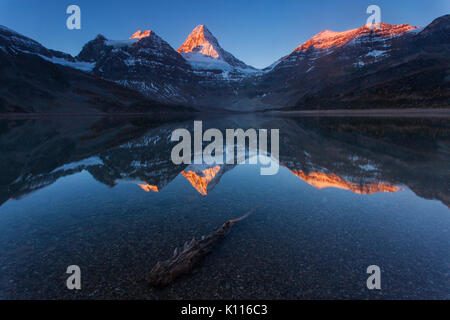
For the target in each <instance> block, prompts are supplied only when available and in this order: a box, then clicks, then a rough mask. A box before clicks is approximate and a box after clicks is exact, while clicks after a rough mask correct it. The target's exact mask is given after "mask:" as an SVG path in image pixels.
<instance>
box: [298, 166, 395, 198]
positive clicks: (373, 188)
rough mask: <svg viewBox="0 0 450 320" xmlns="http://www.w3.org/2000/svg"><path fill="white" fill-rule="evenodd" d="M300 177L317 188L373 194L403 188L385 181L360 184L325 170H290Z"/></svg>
mask: <svg viewBox="0 0 450 320" xmlns="http://www.w3.org/2000/svg"><path fill="white" fill-rule="evenodd" d="M290 171H291V172H292V173H293V174H295V175H296V176H297V177H299V178H300V179H302V180H304V181H305V182H306V183H308V184H310V185H312V186H313V187H315V188H317V189H324V188H330V187H334V188H339V189H344V190H350V191H352V192H354V193H357V194H372V193H377V192H397V191H399V190H402V188H400V187H397V186H394V185H391V184H388V183H384V182H371V183H368V184H366V185H360V184H358V183H355V182H351V181H347V180H344V179H343V178H341V177H339V176H337V175H335V174H327V173H324V172H310V173H309V174H305V173H304V172H303V171H302V170H299V171H296V170H290Z"/></svg>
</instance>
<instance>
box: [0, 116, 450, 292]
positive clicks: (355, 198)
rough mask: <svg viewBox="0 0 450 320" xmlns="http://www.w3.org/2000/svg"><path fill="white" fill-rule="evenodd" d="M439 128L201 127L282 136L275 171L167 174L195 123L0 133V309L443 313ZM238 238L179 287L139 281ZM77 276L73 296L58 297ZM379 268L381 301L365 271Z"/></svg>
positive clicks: (21, 124) (304, 122) (33, 126)
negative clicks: (422, 301) (196, 246)
mask: <svg viewBox="0 0 450 320" xmlns="http://www.w3.org/2000/svg"><path fill="white" fill-rule="evenodd" d="M449 123H450V121H449V119H421V120H420V119H414V118H407V119H393V118H389V119H379V118H370V119H364V118H350V119H346V118H313V117H308V118H271V117H253V116H241V117H232V116H229V117H218V118H212V119H204V121H203V126H204V129H206V128H208V127H210V128H219V129H222V130H224V129H225V128H243V129H246V128H268V129H270V128H279V129H280V155H279V162H280V169H279V172H278V173H277V174H276V175H272V176H262V175H260V165H250V164H241V165H189V166H186V165H180V166H177V165H174V164H173V163H172V162H171V160H170V152H171V149H172V147H173V145H174V144H173V143H172V142H171V141H170V135H171V132H172V130H174V129H175V128H181V127H184V128H187V129H189V130H192V129H193V121H192V120H173V121H170V122H168V121H165V122H163V121H156V120H150V119H138V118H130V119H126V118H125V119H115V118H108V119H98V118H92V119H91V118H79V119H64V118H62V119H56V118H54V119H34V120H2V121H0V128H1V129H0V157H1V159H0V160H1V161H0V298H3V299H8V298H10V299H11V298H19V299H21V298H36V299H42V298H44V299H47V298H50V299H54V298H83V299H84V298H92V299H103V298H113V299H134V298H139V299H141V298H145V299H189V298H201V299H203V298H204V299H221V298H228V299H229V298H246V299H248V298H250V299H260V298H265V299H312V298H319V299H335V298H337V299H346V298H347V299H348V298H362V299H383V298H403V299H408V298H427V299H437V298H439V299H449V298H450V277H449V276H450V254H449V253H450V233H449V232H450V210H449V206H450V190H449V187H450V161H449V160H450V124H449ZM257 206H258V209H257V210H256V211H255V213H253V214H252V215H251V216H250V217H249V218H247V219H246V220H244V221H242V222H240V223H238V224H236V225H235V226H234V227H233V228H232V230H231V232H230V233H229V234H228V236H227V237H226V238H225V240H224V241H223V242H221V243H220V244H219V245H218V246H217V247H215V249H214V250H213V252H212V253H211V254H210V255H208V256H207V257H206V258H205V259H204V260H203V262H202V264H201V265H200V266H199V267H198V268H196V269H194V271H193V272H192V274H190V275H188V276H185V277H183V278H180V279H179V280H177V281H176V282H175V283H173V284H172V285H170V286H168V287H167V288H165V289H162V290H156V289H153V288H151V287H149V286H148V285H147V284H146V282H145V280H144V278H145V276H146V275H147V274H148V273H149V271H150V270H151V268H152V267H153V265H154V264H155V263H156V262H157V261H159V260H165V259H167V258H169V257H170V256H171V253H172V252H173V249H174V248H175V247H177V246H181V245H182V244H183V243H184V242H185V241H186V240H190V239H192V238H193V237H196V238H199V237H201V236H202V235H207V234H209V233H210V232H212V231H214V230H215V229H217V228H218V227H220V226H221V225H222V224H223V223H224V222H225V221H227V220H229V219H232V218H236V217H239V216H241V215H243V214H244V213H246V212H247V211H249V210H250V209H252V208H255V207H257ZM73 264H75V265H78V266H80V268H81V272H82V289H81V290H79V291H70V290H68V289H67V288H66V279H67V277H68V275H67V274H66V273H65V272H66V269H67V266H69V265H73ZM369 265H378V266H380V268H381V273H382V275H381V285H382V289H381V290H368V289H367V287H366V279H367V277H368V276H369V275H368V274H367V273H366V269H367V267H368V266H369Z"/></svg>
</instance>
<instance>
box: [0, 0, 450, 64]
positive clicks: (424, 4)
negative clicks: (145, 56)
mask: <svg viewBox="0 0 450 320" xmlns="http://www.w3.org/2000/svg"><path fill="white" fill-rule="evenodd" d="M71 4H76V5H78V6H80V8H81V19H82V21H81V24H82V25H81V26H82V28H81V30H68V29H67V28H66V19H67V17H68V15H67V14H66V8H67V6H68V5H71ZM370 4H376V5H378V6H380V7H381V16H382V21H383V22H386V23H391V24H402V23H409V24H412V25H416V26H426V25H427V24H429V23H430V22H431V21H432V20H433V19H435V18H437V17H439V16H442V15H444V14H448V13H450V0H407V1H404V0H395V1H394V0H386V1H376V0H370V1H365V0H338V1H331V0H308V1H303V0H277V1H268V0H252V1H250V0H240V1H237V0H218V1H217V0H208V1H196V0H190V1H189V0H159V1H156V0H127V1H112V0H109V1H105V0H70V1H66V0H41V1H38V0H0V24H1V25H5V26H7V27H9V28H11V29H14V30H16V31H18V32H20V33H22V34H24V35H25V36H28V37H30V38H32V39H35V40H37V41H39V42H40V43H42V44H43V45H44V46H46V47H48V48H51V49H55V50H60V51H64V52H68V53H70V54H72V55H76V54H77V53H78V52H79V51H80V50H81V48H82V46H83V45H84V44H85V43H86V42H87V41H89V40H92V39H93V38H95V36H96V35H97V34H99V33H101V34H103V35H104V36H106V37H107V38H109V39H127V38H129V37H130V35H131V34H133V33H134V32H135V31H136V30H137V29H141V30H144V29H151V30H153V31H154V32H156V33H157V34H158V35H159V36H161V37H162V38H163V39H164V40H166V41H167V42H168V43H169V44H170V45H171V46H172V47H173V48H174V49H178V47H179V46H180V45H181V44H182V43H183V41H184V39H185V38H186V36H187V35H188V34H189V33H190V32H191V31H192V29H193V28H194V27H195V26H197V25H199V24H205V25H207V26H208V28H209V29H210V31H211V32H212V33H213V34H214V35H215V36H216V38H217V39H218V40H219V43H220V45H221V46H222V47H223V48H224V49H225V50H227V51H229V52H231V53H232V54H234V55H235V56H236V57H237V58H238V59H241V60H243V61H244V62H246V63H247V64H250V65H253V66H255V67H258V68H261V67H266V66H268V65H270V64H271V63H273V62H274V61H276V60H277V59H279V58H280V57H282V56H284V55H286V54H288V53H289V52H291V51H292V50H293V49H294V48H296V47H297V46H298V45H300V44H301V43H303V42H304V41H306V40H308V39H309V38H310V37H312V36H314V35H315V34H317V33H319V32H320V31H322V30H324V29H329V30H333V31H344V30H348V29H353V28H357V27H360V26H362V25H364V24H365V23H366V20H367V17H368V15H367V14H366V8H367V7H368V6H369V5H370Z"/></svg>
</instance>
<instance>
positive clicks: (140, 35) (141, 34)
mask: <svg viewBox="0 0 450 320" xmlns="http://www.w3.org/2000/svg"><path fill="white" fill-rule="evenodd" d="M151 33H152V31H151V30H145V31H144V32H142V31H141V30H138V31H136V32H135V33H133V35H132V36H131V37H130V39H142V38H145V37H148V36H150V34H151Z"/></svg>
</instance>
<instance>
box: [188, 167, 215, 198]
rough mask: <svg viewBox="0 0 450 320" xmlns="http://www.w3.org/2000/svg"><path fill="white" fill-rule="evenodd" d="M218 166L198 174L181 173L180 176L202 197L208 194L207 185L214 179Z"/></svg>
mask: <svg viewBox="0 0 450 320" xmlns="http://www.w3.org/2000/svg"><path fill="white" fill-rule="evenodd" d="M219 171H220V166H215V167H212V168H208V169H205V170H203V171H202V173H201V174H198V173H196V172H194V171H182V172H181V174H182V175H183V176H184V177H185V178H186V179H187V180H188V181H189V182H190V183H191V185H192V186H193V187H194V188H195V189H196V190H197V191H198V192H199V193H200V194H201V195H203V196H206V195H207V194H208V184H209V182H210V181H211V180H212V179H214V177H215V176H216V174H217V172H219Z"/></svg>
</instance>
